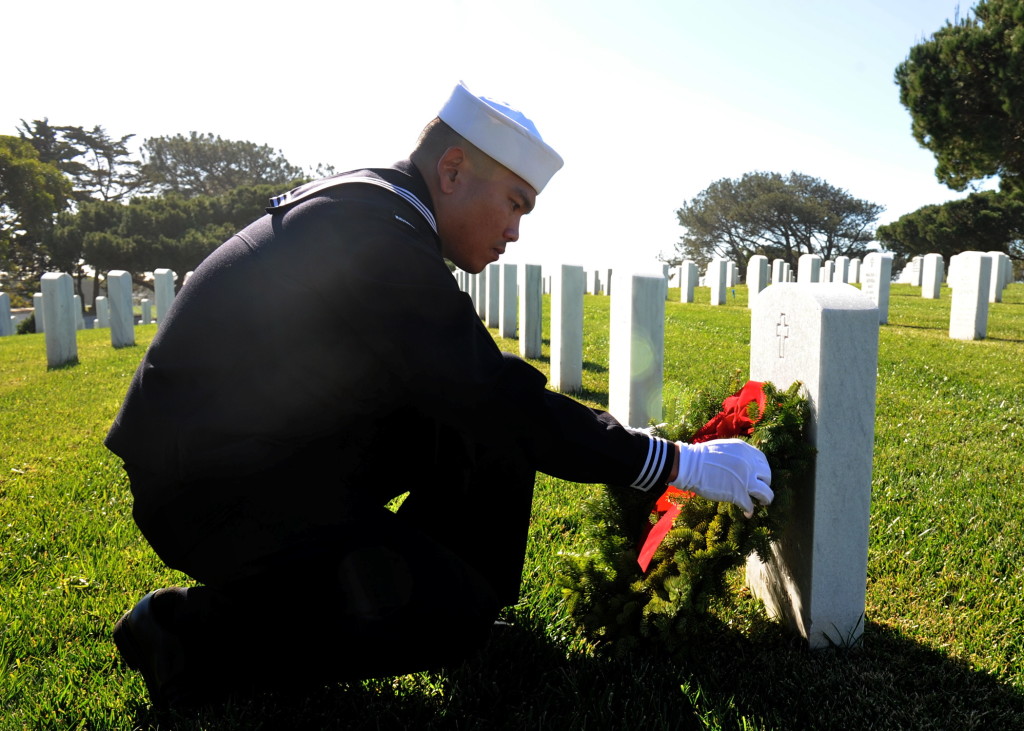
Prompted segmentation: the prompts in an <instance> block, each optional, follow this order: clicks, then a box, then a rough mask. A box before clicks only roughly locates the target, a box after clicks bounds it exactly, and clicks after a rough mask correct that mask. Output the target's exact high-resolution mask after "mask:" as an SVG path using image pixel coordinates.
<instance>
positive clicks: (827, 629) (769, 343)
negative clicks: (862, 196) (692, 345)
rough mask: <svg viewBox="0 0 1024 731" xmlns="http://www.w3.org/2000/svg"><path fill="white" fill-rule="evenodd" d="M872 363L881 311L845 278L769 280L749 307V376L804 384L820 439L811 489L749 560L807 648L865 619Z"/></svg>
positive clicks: (752, 577)
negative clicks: (763, 554) (777, 534)
mask: <svg viewBox="0 0 1024 731" xmlns="http://www.w3.org/2000/svg"><path fill="white" fill-rule="evenodd" d="M877 369H878V312H877V310H876V309H875V306H874V303H873V302H871V301H870V300H869V299H868V298H867V297H865V296H864V295H863V294H862V293H861V292H860V291H859V290H858V289H856V288H855V287H852V286H850V285H848V284H839V283H832V284H824V283H823V284H813V285H810V284H784V285H779V286H777V287H776V286H772V287H769V288H768V289H767V290H766V291H765V292H764V293H763V294H762V296H761V297H759V298H758V301H757V303H756V305H755V306H754V309H753V312H752V315H751V338H750V378H751V380H755V381H771V382H772V383H774V384H775V385H776V386H778V387H779V388H787V387H788V386H789V385H790V384H792V383H793V382H794V381H800V382H801V383H802V384H803V390H804V393H805V394H806V396H807V397H808V400H809V402H810V411H811V423H810V425H809V426H810V428H809V436H810V439H811V442H812V443H813V445H814V446H815V447H816V448H817V455H816V458H815V465H814V471H813V485H812V486H810V492H805V493H803V494H798V495H797V496H795V498H796V499H795V501H794V504H793V505H792V514H791V519H790V523H789V524H788V525H787V526H786V527H785V529H784V532H783V535H782V536H781V538H780V539H779V540H778V541H777V542H775V543H774V544H773V545H772V557H771V560H769V561H768V562H766V563H762V562H761V561H760V560H758V558H757V557H756V556H753V557H752V558H751V559H750V560H749V561H748V563H747V582H748V584H749V585H750V587H751V589H752V591H753V592H754V593H755V595H756V596H758V597H759V598H761V599H762V600H763V601H764V602H765V605H766V606H767V607H768V608H769V611H770V612H772V613H773V614H775V615H776V616H778V617H780V619H781V620H782V621H783V622H784V623H785V624H787V625H788V626H790V627H791V628H792V629H794V630H796V631H797V632H799V634H800V635H802V636H803V637H804V638H805V639H806V640H807V641H808V643H809V644H810V646H811V647H812V648H822V647H827V646H829V644H830V643H834V644H837V645H849V644H854V643H855V642H856V641H857V640H858V639H859V637H860V635H861V633H862V632H863V629H864V606H865V588H866V584H867V559H868V518H869V512H870V504H871V471H872V457H873V448H874V425H875V391H876V374H877Z"/></svg>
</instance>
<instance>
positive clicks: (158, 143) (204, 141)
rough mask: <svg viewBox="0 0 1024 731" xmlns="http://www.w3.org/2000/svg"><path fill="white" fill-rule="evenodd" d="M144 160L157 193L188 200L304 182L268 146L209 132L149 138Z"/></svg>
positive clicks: (298, 172)
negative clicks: (236, 190) (247, 188)
mask: <svg viewBox="0 0 1024 731" xmlns="http://www.w3.org/2000/svg"><path fill="white" fill-rule="evenodd" d="M142 155H143V158H144V163H143V165H142V177H143V179H144V180H145V181H146V183H147V184H148V185H149V186H151V188H152V189H153V190H154V191H156V192H158V193H177V194H179V195H182V196H184V197H186V198H191V197H193V196H197V195H220V194H222V193H227V192H228V191H230V190H232V189H234V188H239V187H242V186H247V185H264V184H269V185H277V186H279V187H285V186H288V185H289V184H291V183H293V182H295V181H297V180H299V179H303V172H302V169H301V168H298V167H295V166H294V165H292V164H291V163H289V162H288V161H287V160H286V159H285V158H284V156H283V155H281V153H280V152H279V151H277V150H274V149H273V148H271V147H269V146H267V145H257V144H255V143H253V142H244V141H236V140H225V139H221V137H220V136H216V137H215V136H214V135H213V134H209V133H207V134H199V133H197V132H190V133H189V136H188V137H185V136H184V135H180V134H178V135H174V136H173V137H151V138H149V139H147V140H146V141H145V142H144V143H143V145H142Z"/></svg>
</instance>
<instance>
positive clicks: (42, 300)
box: [0, 269, 175, 368]
mask: <svg viewBox="0 0 1024 731" xmlns="http://www.w3.org/2000/svg"><path fill="white" fill-rule="evenodd" d="M154 275H155V276H154V285H155V289H156V300H157V318H158V320H159V321H162V319H163V318H165V317H166V316H167V311H168V309H170V306H171V303H172V302H173V301H174V278H175V274H174V272H173V271H171V270H170V269H158V270H156V272H154ZM40 289H42V292H39V293H36V294H35V295H33V297H32V303H33V307H34V314H35V323H36V331H37V332H42V333H44V334H45V335H46V361H47V365H48V366H49V367H50V368H57V367H59V366H62V365H66V364H69V363H74V362H76V361H77V360H78V341H77V331H78V330H82V329H85V325H84V319H83V317H82V306H81V299H80V298H79V296H78V295H76V294H74V289H73V285H72V280H71V276H70V275H69V274H66V273H63V272H48V273H46V274H44V275H43V277H42V279H41V281H40ZM5 297H7V295H6V294H3V295H0V310H2V302H3V298H5ZM141 304H142V323H143V324H149V323H150V322H151V321H152V307H151V306H150V302H149V300H148V299H143V300H142V303H141ZM8 311H9V309H8ZM93 324H94V327H97V328H107V327H109V328H110V342H111V345H113V347H115V348H123V347H127V346H131V345H135V313H134V309H133V304H132V277H131V274H130V273H129V272H126V271H123V270H119V269H115V270H112V271H110V272H109V273H108V274H107V294H106V296H103V295H99V296H97V297H96V318H95V320H94V323H93Z"/></svg>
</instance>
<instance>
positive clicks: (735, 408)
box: [636, 381, 765, 572]
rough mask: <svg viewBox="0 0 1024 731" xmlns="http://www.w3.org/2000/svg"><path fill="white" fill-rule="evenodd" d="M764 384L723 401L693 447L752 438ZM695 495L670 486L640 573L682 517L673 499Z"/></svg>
mask: <svg viewBox="0 0 1024 731" xmlns="http://www.w3.org/2000/svg"><path fill="white" fill-rule="evenodd" d="M755 401H756V402H757V419H753V420H751V418H750V415H749V414H748V412H747V408H748V407H749V406H750V404H751V403H752V402H755ZM764 405H765V396H764V383H762V382H760V381H747V383H746V385H745V386H743V388H741V389H740V390H739V391H737V392H736V393H734V394H733V395H732V396H729V397H728V398H726V399H725V400H724V401H722V410H721V411H720V412H718V413H717V414H716V415H715V416H714V417H713V418H712V419H711V420H710V421H709V422H708V423H707V424H705V425H704V426H702V427H701V428H700V429H698V430H697V433H696V434H694V435H693V438H692V439H691V440H690V443H691V444H698V443H700V442H708V441H711V440H712V439H731V438H732V437H741V436H742V437H748V436H750V435H751V434H752V433H753V431H754V424H755V423H756V422H757V420H758V419H760V418H761V417H762V416H763V415H764ZM691 497H693V493H692V492H689V491H687V490H680V489H679V488H677V487H669V488H668V489H667V490H665V492H664V493H663V494H662V496H661V497H660V498H658V502H657V503H656V504H655V506H654V510H653V511H652V513H651V515H652V516H653V517H654V518H655V521H656V522H655V523H654V524H653V525H648V526H647V529H646V532H645V533H644V535H643V538H642V539H641V541H642V542H641V545H640V555H639V556H638V557H637V560H636V562H637V563H638V564H640V570H641V571H644V572H646V571H647V567H648V566H649V565H650V563H651V558H652V557H653V556H654V553H655V551H657V550H658V546H660V545H661V542H662V541H663V540H665V536H667V535H668V532H669V531H670V530H672V523H673V521H675V519H676V516H678V515H679V504H678V503H677V502H675V501H673V500H672V498H678V499H687V500H688V499H690V498H691Z"/></svg>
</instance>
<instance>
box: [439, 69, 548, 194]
mask: <svg viewBox="0 0 1024 731" xmlns="http://www.w3.org/2000/svg"><path fill="white" fill-rule="evenodd" d="M437 116H438V117H440V118H441V121H442V122H444V123H445V124H447V125H448V126H449V127H451V128H452V129H454V130H455V131H456V132H458V133H459V134H460V135H462V136H463V137H465V138H466V139H467V140H469V141H470V142H472V143H473V144H474V145H476V146H477V147H479V148H480V149H481V150H483V151H484V152H485V153H487V154H488V155H489V156H490V157H492V158H494V159H495V160H497V161H498V162H500V163H501V164H502V165H504V166H505V167H507V168H508V169H509V170H511V171H512V172H514V173H515V174H516V175H518V176H519V177H521V178H522V179H523V180H525V181H526V182H527V183H529V184H530V185H532V186H533V188H534V190H536V191H537V192H538V193H540V192H541V191H542V190H544V186H545V185H547V184H548V181H549V180H551V176H553V175H554V174H555V173H557V172H558V170H559V168H561V167H562V158H561V156H560V155H559V154H558V153H557V152H555V151H554V150H553V149H552V148H551V146H550V145H548V144H547V143H546V142H544V140H543V139H541V136H540V132H538V131H537V127H536V126H535V125H534V124H533V122H531V121H530V120H529V119H527V118H526V116H525V115H524V114H523V113H522V112H519V111H516V110H515V109H513V108H512V107H510V106H508V105H507V104H504V103H502V102H498V101H494V100H493V99H488V98H487V97H482V96H476V95H475V94H473V93H472V92H471V91H470V90H469V89H467V88H466V85H465V84H464V83H463V82H461V81H460V82H459V83H458V85H457V86H456V87H455V89H453V90H452V95H451V97H449V99H448V101H447V102H445V105H444V106H443V107H442V108H441V111H440V112H438V114H437Z"/></svg>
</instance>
